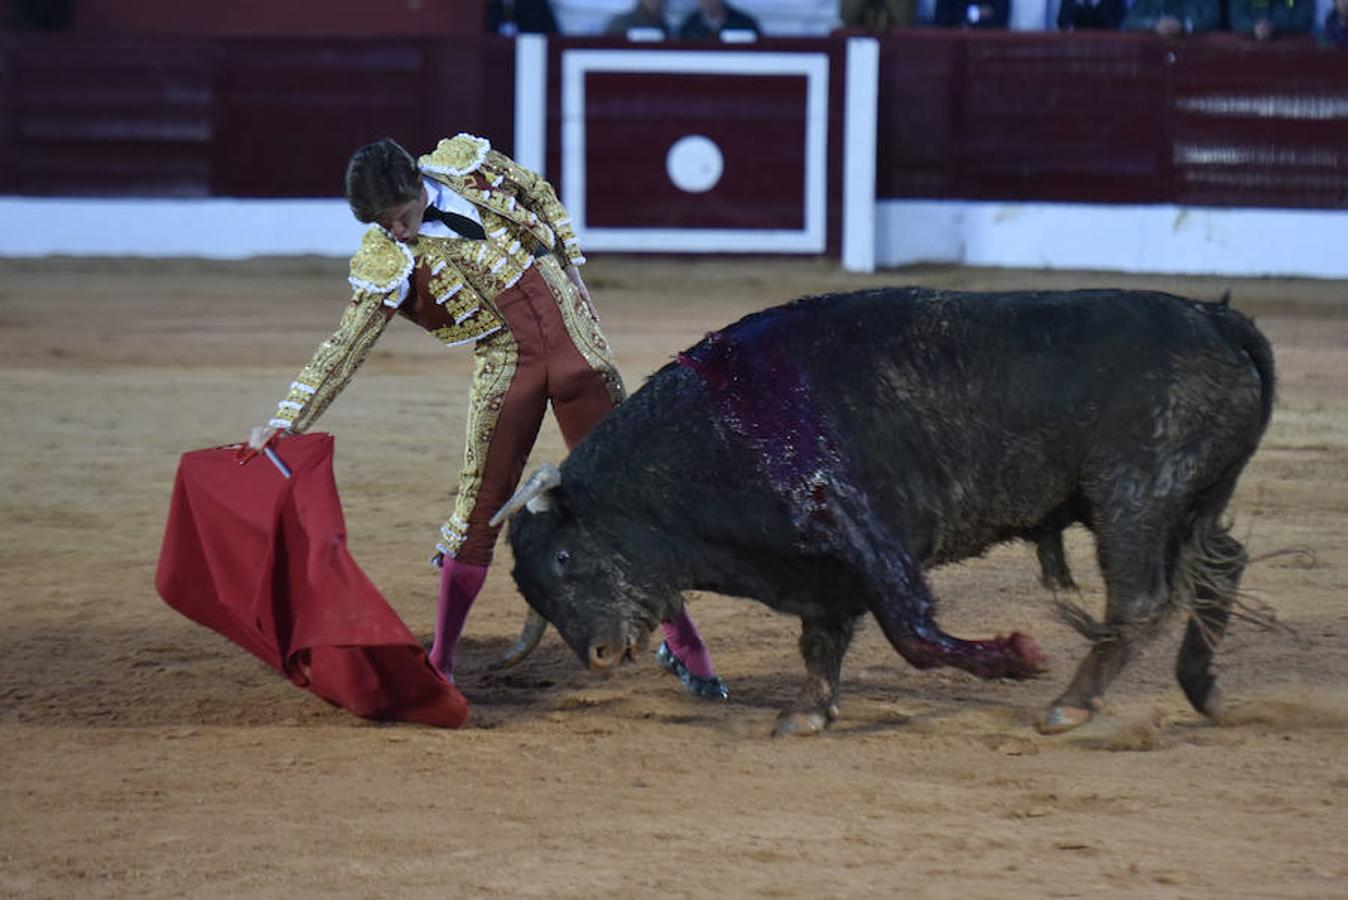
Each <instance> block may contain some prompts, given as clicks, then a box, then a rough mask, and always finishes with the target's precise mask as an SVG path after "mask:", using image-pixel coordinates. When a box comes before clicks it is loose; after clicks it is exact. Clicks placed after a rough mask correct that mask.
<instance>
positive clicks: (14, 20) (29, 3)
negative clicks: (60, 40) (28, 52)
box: [0, 0, 75, 31]
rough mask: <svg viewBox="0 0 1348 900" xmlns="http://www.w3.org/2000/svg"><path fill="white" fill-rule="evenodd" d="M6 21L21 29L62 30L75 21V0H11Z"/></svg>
mask: <svg viewBox="0 0 1348 900" xmlns="http://www.w3.org/2000/svg"><path fill="white" fill-rule="evenodd" d="M5 7H6V8H5V20H6V21H5V22H3V23H0V24H4V25H9V26H11V27H13V28H16V29H18V30H19V31H62V30H64V29H66V28H69V27H70V26H71V25H72V24H73V23H74V21H75V0H9V2H8V3H6V4H5Z"/></svg>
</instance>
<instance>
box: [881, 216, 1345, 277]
mask: <svg viewBox="0 0 1348 900" xmlns="http://www.w3.org/2000/svg"><path fill="white" fill-rule="evenodd" d="M1344 247H1348V212H1344V211H1336V210H1304V209H1296V210H1291V209H1223V208H1215V207H1199V206H1194V207H1180V206H1170V205H1157V206H1113V205H1110V206H1105V205H1095V204H1086V203H1081V204H1075V203H997V202H972V201H946V200H881V201H880V202H878V203H877V204H876V259H875V261H876V265H877V266H878V267H880V268H892V267H895V266H903V265H911V264H913V263H919V262H934V263H955V264H959V265H968V266H997V267H1006V268H1028V269H1041V268H1046V269H1091V270H1103V271H1117V272H1154V273H1163V274H1174V275H1230V276H1284V277H1309V278H1348V252H1343V251H1342V249H1341V248H1344Z"/></svg>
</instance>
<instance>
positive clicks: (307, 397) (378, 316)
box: [268, 289, 397, 431]
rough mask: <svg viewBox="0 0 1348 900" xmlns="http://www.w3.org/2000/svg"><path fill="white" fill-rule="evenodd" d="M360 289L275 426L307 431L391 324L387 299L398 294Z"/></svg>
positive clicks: (283, 403)
mask: <svg viewBox="0 0 1348 900" xmlns="http://www.w3.org/2000/svg"><path fill="white" fill-rule="evenodd" d="M396 294H397V291H396V289H395V291H394V292H392V293H388V294H382V293H370V292H366V291H357V292H356V293H355V296H354V297H353V298H352V300H351V305H350V306H348V307H347V308H346V312H345V314H343V316H342V320H341V322H340V323H339V324H338V326H337V330H336V331H334V332H333V333H332V336H331V337H329V338H328V339H327V340H325V341H324V342H323V343H321V344H319V345H318V350H317V351H315V353H314V355H313V358H312V359H310V360H309V363H308V365H306V366H305V367H304V368H303V369H301V370H300V374H299V375H297V376H296V377H295V380H294V382H292V383H291V385H290V393H289V394H287V395H286V398H285V399H284V400H282V401H281V403H280V405H279V406H278V407H277V410H276V415H275V417H274V418H273V419H272V420H271V422H270V423H268V424H270V425H271V426H273V427H275V428H288V429H290V430H291V431H304V430H305V429H306V428H308V427H309V426H310V425H311V424H312V423H313V421H314V420H315V419H317V418H318V417H319V416H320V415H322V414H323V411H324V410H325V409H327V408H328V405H329V404H330V403H332V401H333V400H334V399H336V397H337V395H338V394H339V393H341V391H342V388H344V387H346V385H347V383H348V382H350V381H351V378H352V377H353V376H354V375H355V374H356V370H357V369H359V368H360V366H361V363H363V362H364V361H365V357H366V356H367V355H369V352H370V348H371V347H373V346H374V343H375V341H376V340H378V339H379V335H380V334H382V333H383V331H384V327H385V326H386V325H387V324H388V320H389V315H390V311H389V310H387V309H386V301H387V300H388V299H390V298H391V297H394V296H396Z"/></svg>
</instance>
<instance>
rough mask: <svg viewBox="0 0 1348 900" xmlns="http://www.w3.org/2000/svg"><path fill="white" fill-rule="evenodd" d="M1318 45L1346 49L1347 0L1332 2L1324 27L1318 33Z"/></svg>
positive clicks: (1347, 47)
mask: <svg viewBox="0 0 1348 900" xmlns="http://www.w3.org/2000/svg"><path fill="white" fill-rule="evenodd" d="M1320 43H1321V44H1324V45H1325V46H1326V47H1340V48H1343V49H1348V0H1334V5H1333V6H1332V7H1330V10H1329V14H1328V15H1326V16H1325V27H1324V28H1323V29H1321V31H1320Z"/></svg>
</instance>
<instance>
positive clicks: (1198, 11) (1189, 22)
mask: <svg viewBox="0 0 1348 900" xmlns="http://www.w3.org/2000/svg"><path fill="white" fill-rule="evenodd" d="M1221 24H1222V7H1221V2H1220V0H1136V2H1135V3H1133V6H1132V8H1131V9H1130V10H1128V14H1127V15H1126V16H1124V17H1123V30H1124V31H1154V32H1156V33H1157V34H1159V35H1160V36H1161V37H1166V38H1173V37H1181V36H1183V35H1186V34H1195V33H1198V32H1202V31H1212V30H1214V29H1216V28H1220V27H1221Z"/></svg>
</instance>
